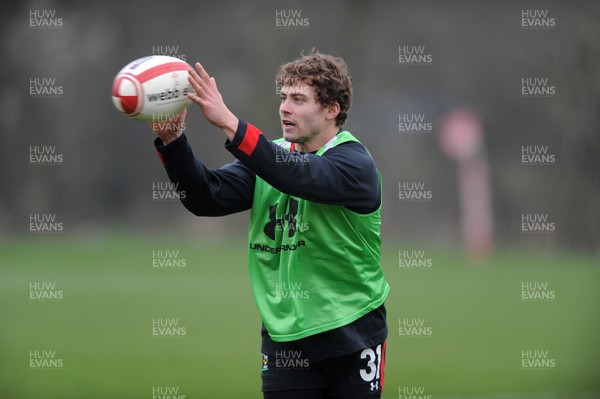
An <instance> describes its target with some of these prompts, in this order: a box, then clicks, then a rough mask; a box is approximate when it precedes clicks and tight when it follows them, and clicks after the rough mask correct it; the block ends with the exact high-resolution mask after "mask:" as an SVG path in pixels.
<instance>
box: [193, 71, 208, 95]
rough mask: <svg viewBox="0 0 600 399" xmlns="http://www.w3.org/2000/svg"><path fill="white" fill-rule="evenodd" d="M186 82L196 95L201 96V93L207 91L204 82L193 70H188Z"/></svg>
mask: <svg viewBox="0 0 600 399" xmlns="http://www.w3.org/2000/svg"><path fill="white" fill-rule="evenodd" d="M188 82H190V84H191V85H192V87H193V88H194V90H195V91H196V93H197V94H201V91H203V90H206V89H207V86H206V82H205V81H204V80H203V79H202V78H201V77H200V75H198V74H197V73H196V71H194V70H193V69H189V70H188Z"/></svg>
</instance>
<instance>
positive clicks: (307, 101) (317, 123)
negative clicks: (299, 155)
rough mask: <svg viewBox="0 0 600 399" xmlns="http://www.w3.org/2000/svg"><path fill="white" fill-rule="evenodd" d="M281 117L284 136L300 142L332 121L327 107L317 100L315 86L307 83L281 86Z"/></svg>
mask: <svg viewBox="0 0 600 399" xmlns="http://www.w3.org/2000/svg"><path fill="white" fill-rule="evenodd" d="M279 117H280V118H281V127H282V128H283V138H284V139H285V140H287V141H289V142H292V143H298V144H302V143H306V142H307V141H310V140H311V139H312V138H314V137H315V136H317V135H318V134H319V133H321V132H323V131H324V130H325V128H326V127H328V126H330V125H331V123H332V119H331V117H328V115H327V107H324V106H323V105H321V104H319V103H318V102H317V95H316V91H315V88H314V87H312V86H310V85H308V84H306V83H300V84H298V85H294V86H283V87H282V88H281V105H280V106H279ZM333 122H335V121H333Z"/></svg>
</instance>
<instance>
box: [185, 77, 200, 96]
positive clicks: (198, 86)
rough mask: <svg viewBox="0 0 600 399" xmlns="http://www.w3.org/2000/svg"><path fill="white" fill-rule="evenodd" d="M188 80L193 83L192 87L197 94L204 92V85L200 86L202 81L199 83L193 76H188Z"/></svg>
mask: <svg viewBox="0 0 600 399" xmlns="http://www.w3.org/2000/svg"><path fill="white" fill-rule="evenodd" d="M188 82H189V83H190V84H191V85H192V88H193V89H194V91H195V92H196V95H197V96H199V95H201V94H202V93H203V92H204V88H203V87H202V86H200V83H198V82H197V81H196V80H195V79H194V78H192V77H191V76H188Z"/></svg>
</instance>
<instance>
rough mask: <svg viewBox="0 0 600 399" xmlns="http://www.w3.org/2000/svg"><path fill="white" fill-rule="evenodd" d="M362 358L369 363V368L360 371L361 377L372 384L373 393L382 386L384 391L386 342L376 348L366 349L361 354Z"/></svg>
mask: <svg viewBox="0 0 600 399" xmlns="http://www.w3.org/2000/svg"><path fill="white" fill-rule="evenodd" d="M360 358H361V359H365V360H366V361H367V366H366V367H365V368H364V369H360V377H361V378H362V379H363V381H365V382H369V383H370V384H371V391H375V390H378V389H379V388H380V387H379V385H381V390H382V391H383V380H384V368H385V342H384V343H383V344H379V345H377V346H376V347H374V348H366V349H363V351H362V352H361V353H360Z"/></svg>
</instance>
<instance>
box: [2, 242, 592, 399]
mask: <svg viewBox="0 0 600 399" xmlns="http://www.w3.org/2000/svg"><path fill="white" fill-rule="evenodd" d="M133 237H134V236H133V235H126V234H122V235H118V234H117V235H111V236H106V237H105V236H96V237H93V238H88V239H84V238H74V237H67V236H30V237H26V238H23V239H19V240H5V241H4V242H3V243H2V244H0V323H1V324H0V398H2V399H22V398H23V399H24V398H32V399H33V398H35V399H37V398H45V399H54V398H56V399H58V398H60V399H70V398H86V399H95V398H128V399H135V398H145V399H151V398H152V397H153V387H154V388H156V387H163V388H164V387H170V389H177V393H176V394H175V391H173V390H172V391H171V392H172V394H173V395H174V396H172V397H174V398H178V399H184V398H185V399H192V398H261V397H262V395H261V393H260V373H261V357H260V342H259V329H260V320H259V318H258V314H257V311H256V308H255V305H254V300H253V298H252V295H251V291H250V287H249V282H248V275H247V269H246V250H245V248H246V242H245V239H241V240H232V242H231V243H224V242H220V243H210V242H206V241H203V240H205V239H206V238H202V237H198V241H191V240H190V239H189V238H188V239H186V240H183V241H182V240H176V239H174V238H171V239H169V240H167V241H165V239H164V237H152V236H147V237H142V238H133ZM385 249H386V252H384V253H383V263H384V268H385V271H386V276H387V279H388V281H389V282H390V285H391V287H392V291H391V293H390V296H389V298H388V301H387V309H388V323H389V328H390V334H389V338H388V355H387V366H386V388H385V393H384V397H385V398H399V397H401V396H400V395H401V394H402V393H404V396H405V397H406V398H410V397H411V396H410V394H411V392H412V393H413V394H414V395H417V396H413V397H414V398H418V399H422V398H427V397H428V396H427V395H429V397H428V398H429V399H441V398H450V397H452V398H462V397H469V398H471V397H472V398H475V397H485V398H595V397H600V311H599V304H600V268H599V265H598V260H597V259H593V258H587V257H583V256H575V255H569V256H567V255H560V254H547V255H544V254H523V253H512V252H509V251H505V252H501V253H499V254H497V255H496V257H495V258H494V259H493V260H492V261H490V262H489V263H488V264H487V265H485V266H484V267H471V266H468V265H466V264H465V263H464V261H463V260H462V259H461V258H460V256H458V254H456V253H451V252H446V251H436V252H433V251H429V250H428V251H427V252H426V257H427V258H429V259H431V265H432V266H431V267H430V268H419V269H406V268H399V264H398V250H399V249H401V248H397V247H395V244H393V243H390V242H386V245H385ZM169 250H174V251H178V253H177V255H176V256H175V255H174V253H173V252H170V253H168V254H169V255H168V258H169V259H170V260H171V261H176V262H174V263H178V264H179V266H182V264H185V267H179V268H174V269H167V270H159V269H157V268H155V267H153V266H154V264H153V262H154V260H153V257H154V258H156V257H158V258H160V255H156V252H155V251H169ZM166 253H167V252H162V254H166ZM524 282H534V283H541V284H542V285H540V286H538V287H542V286H543V283H546V285H545V286H544V288H543V289H542V288H539V289H538V292H541V291H544V292H546V293H547V292H550V291H552V292H554V294H553V295H554V298H553V299H552V298H547V299H546V300H523V299H522V284H523V283H524ZM36 283H39V285H37V286H36V285H35V284H36ZM52 283H54V288H53V289H50V288H48V287H50V286H51V285H52ZM31 284H34V288H40V287H45V288H43V289H41V292H42V293H43V294H44V295H46V294H48V295H51V293H49V292H50V291H52V292H54V293H55V294H56V293H57V292H59V291H61V292H62V299H59V300H32V299H31V298H30V295H31ZM44 284H46V285H44ZM36 292H40V290H39V289H38V290H37V291H36ZM155 319H162V320H165V319H169V320H171V321H175V320H178V322H179V324H178V326H179V327H182V326H183V327H185V335H184V334H181V335H180V336H163V337H157V336H153V334H152V333H153V329H152V323H153V320H155ZM400 319H402V320H407V319H409V320H415V319H417V320H419V321H420V322H421V323H422V324H423V326H425V327H429V329H428V331H429V332H430V334H423V335H416V336H406V335H402V336H401V335H399V332H400V330H399V320H400ZM179 331H180V332H181V331H182V330H179ZM44 351H46V352H44ZM48 351H50V352H48ZM523 351H525V352H526V353H532V352H535V351H538V352H535V353H538V354H541V353H545V357H544V358H543V360H545V361H546V362H545V363H544V364H545V365H546V367H543V366H539V365H537V366H534V367H531V368H529V369H524V368H523V367H522V353H523ZM528 351H531V352H528ZM32 353H33V354H34V355H36V354H37V355H39V356H42V358H43V359H45V360H46V361H49V360H54V363H52V362H50V363H52V364H51V365H54V366H57V367H55V368H54V369H52V368H51V367H50V366H48V367H41V368H34V367H31V361H32V359H31V356H34V355H32ZM50 353H54V358H52V355H50ZM57 360H61V362H59V363H62V364H61V365H59V364H58V363H56V362H57ZM550 360H551V362H550V363H548V362H549V361H550ZM34 363H35V361H34ZM35 364H39V363H35ZM44 364H45V363H44ZM548 364H551V366H548ZM417 392H420V395H421V396H418V394H417ZM177 395H178V396H177Z"/></svg>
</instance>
